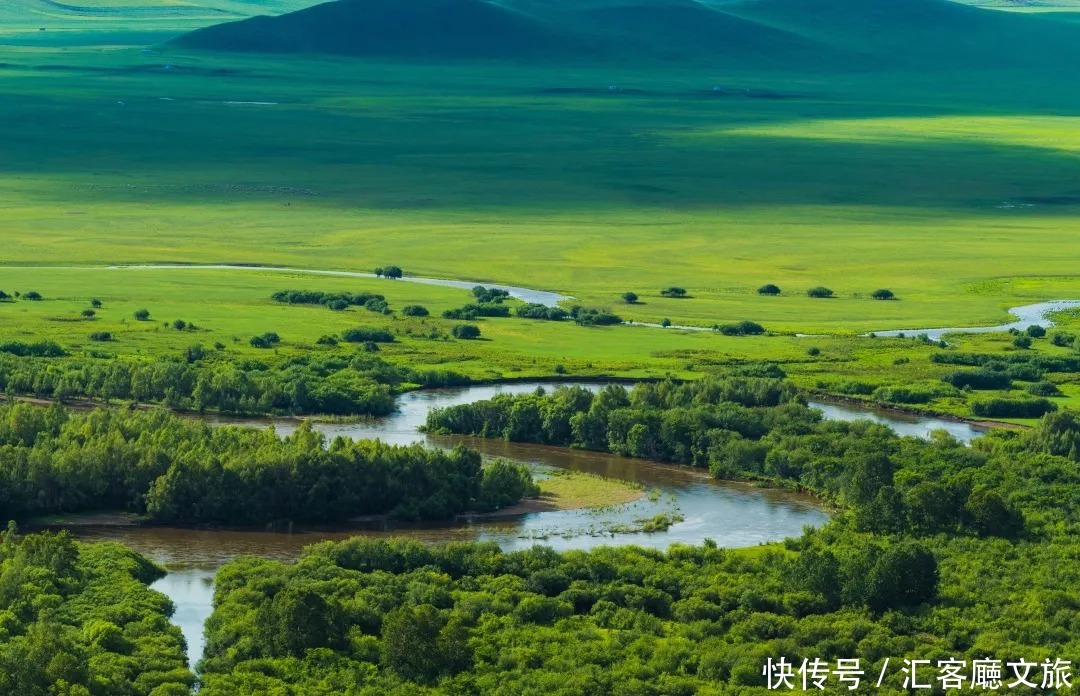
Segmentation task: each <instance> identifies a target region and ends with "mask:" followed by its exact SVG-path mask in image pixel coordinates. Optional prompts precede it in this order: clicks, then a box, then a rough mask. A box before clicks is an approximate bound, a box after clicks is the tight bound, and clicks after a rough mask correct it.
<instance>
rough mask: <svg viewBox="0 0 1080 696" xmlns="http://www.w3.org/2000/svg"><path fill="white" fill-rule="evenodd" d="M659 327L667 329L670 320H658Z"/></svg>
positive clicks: (665, 318)
mask: <svg viewBox="0 0 1080 696" xmlns="http://www.w3.org/2000/svg"><path fill="white" fill-rule="evenodd" d="M660 326H663V327H664V328H665V329H666V328H667V327H669V326H671V320H670V319H668V318H667V317H664V318H663V319H661V320H660Z"/></svg>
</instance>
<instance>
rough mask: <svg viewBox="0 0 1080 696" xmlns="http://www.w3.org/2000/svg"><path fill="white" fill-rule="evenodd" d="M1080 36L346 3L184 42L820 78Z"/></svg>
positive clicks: (895, 2) (698, 2)
mask: <svg viewBox="0 0 1080 696" xmlns="http://www.w3.org/2000/svg"><path fill="white" fill-rule="evenodd" d="M1077 39H1080V31H1077V28H1076V27H1075V26H1072V25H1070V24H1069V23H1064V22H1059V21H1051V20H1048V19H1043V18H1040V17H1038V16H1037V15H1028V14H1019V13H1012V12H996V11H992V10H985V9H979V8H975V7H970V6H967V5H963V4H960V3H956V2H952V1H951V0H336V2H328V3H325V4H321V5H317V6H314V7H310V8H308V9H304V10H300V11H298V12H293V13H290V14H285V15H281V16H277V17H256V18H251V19H246V20H242V21H239V22H231V23H227V24H220V25H216V26H212V27H207V28H205V29H201V30H198V31H195V32H192V33H190V34H187V35H185V36H183V37H180V38H179V39H177V41H176V43H178V44H179V45H181V46H184V47H187V48H195V49H206V50H215V51H255V52H264V53H298V52H303V53H326V54H339V55H349V56H363V57H388V58H402V59H409V60H458V59H476V58H487V59H514V60H529V61H536V60H544V61H555V62H567V63H582V62H592V61H609V62H615V61H617V62H625V63H644V62H656V61H662V62H667V63H684V64H715V65H724V66H743V67H789V68H803V69H807V70H820V69H823V68H827V67H835V66H845V67H850V68H854V69H860V68H863V69H871V68H880V67H923V68H933V69H948V68H950V67H954V68H972V67H983V66H986V67H1025V66H1026V67H1030V66H1051V65H1061V64H1062V61H1066V62H1067V61H1069V60H1073V59H1074V58H1075V59H1080V41H1078V40H1077ZM1073 64H1075V63H1073Z"/></svg>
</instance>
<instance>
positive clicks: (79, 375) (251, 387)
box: [0, 329, 469, 415]
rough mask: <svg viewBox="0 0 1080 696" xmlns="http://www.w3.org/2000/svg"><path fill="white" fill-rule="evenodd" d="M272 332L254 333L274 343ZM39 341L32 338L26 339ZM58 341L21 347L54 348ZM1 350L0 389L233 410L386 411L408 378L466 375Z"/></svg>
mask: <svg viewBox="0 0 1080 696" xmlns="http://www.w3.org/2000/svg"><path fill="white" fill-rule="evenodd" d="M273 336H276V334H273V333H272V332H270V333H269V334H264V335H263V336H260V337H257V338H258V339H259V341H260V342H267V343H268V345H273V343H272V341H273ZM345 338H346V340H356V341H378V340H385V339H386V338H389V339H390V340H393V336H390V335H388V334H385V332H383V331H382V330H360V329H357V330H349V331H346V332H345ZM29 345H30V346H36V345H37V344H29ZM54 348H55V349H59V350H60V351H61V352H63V349H60V348H59V346H55V344H49V345H47V346H45V347H44V348H32V349H31V350H29V351H27V352H26V353H24V354H26V355H30V356H34V355H35V354H48V355H50V356H53V355H56V353H55V351H54ZM18 355H19V354H18V353H14V352H12V351H6V352H5V351H0V391H3V392H5V393H7V394H12V395H25V396H33V397H39V398H45V399H55V400H58V401H64V400H67V399H74V398H88V399H96V400H101V401H104V402H109V401H113V400H130V401H135V402H139V403H157V404H162V405H165V406H168V407H169V408H172V409H179V410H192V411H199V412H203V411H208V410H209V411H220V412H223V413H234V414H313V413H325V414H336V415H356V414H364V415H385V414H388V413H390V412H391V411H393V409H394V403H395V402H394V395H395V394H396V393H398V392H400V391H402V390H403V389H406V388H409V387H412V386H431V387H436V386H453V385H460V384H466V383H468V381H469V380H468V378H467V377H465V376H463V375H459V374H457V373H453V372H449V371H446V370H427V371H419V370H413V369H410V368H407V367H399V366H395V365H392V364H390V363H388V362H386V361H384V360H381V359H379V358H377V357H375V356H372V355H370V354H364V353H359V354H356V355H343V354H337V355H305V356H296V357H291V358H288V359H284V360H280V361H267V362H264V361H260V360H250V359H244V360H237V359H234V358H233V357H231V356H226V355H221V354H220V352H218V351H210V350H207V349H205V348H204V347H203V346H200V345H193V346H190V347H189V348H187V349H185V350H184V351H183V353H182V354H181V355H178V356H173V357H163V358H157V359H154V360H140V359H134V358H111V359H99V358H92V357H79V358H66V359H63V360H55V359H42V358H37V357H18Z"/></svg>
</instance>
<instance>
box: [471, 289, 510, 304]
mask: <svg viewBox="0 0 1080 696" xmlns="http://www.w3.org/2000/svg"><path fill="white" fill-rule="evenodd" d="M472 294H473V297H475V298H476V301H477V302H480V303H485V302H488V303H493V304H499V303H500V302H502V301H503V300H505V299H507V298H508V297H510V291H509V290H499V289H498V288H485V287H484V286H483V285H477V286H476V287H475V288H473V289H472Z"/></svg>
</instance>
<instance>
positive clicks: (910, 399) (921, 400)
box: [873, 385, 958, 404]
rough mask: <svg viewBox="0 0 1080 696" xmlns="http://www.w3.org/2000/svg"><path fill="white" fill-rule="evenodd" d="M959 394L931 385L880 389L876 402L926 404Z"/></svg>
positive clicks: (876, 394)
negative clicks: (939, 398)
mask: <svg viewBox="0 0 1080 696" xmlns="http://www.w3.org/2000/svg"><path fill="white" fill-rule="evenodd" d="M957 393H958V392H955V391H952V390H949V389H947V388H945V387H934V386H931V385H925V386H924V385H913V386H891V387H878V388H877V389H875V390H874V393H873V398H874V400H875V401H884V402H887V403H892V404H926V403H930V402H931V401H933V400H934V399H936V398H938V397H942V396H952V395H955V394H957Z"/></svg>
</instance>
